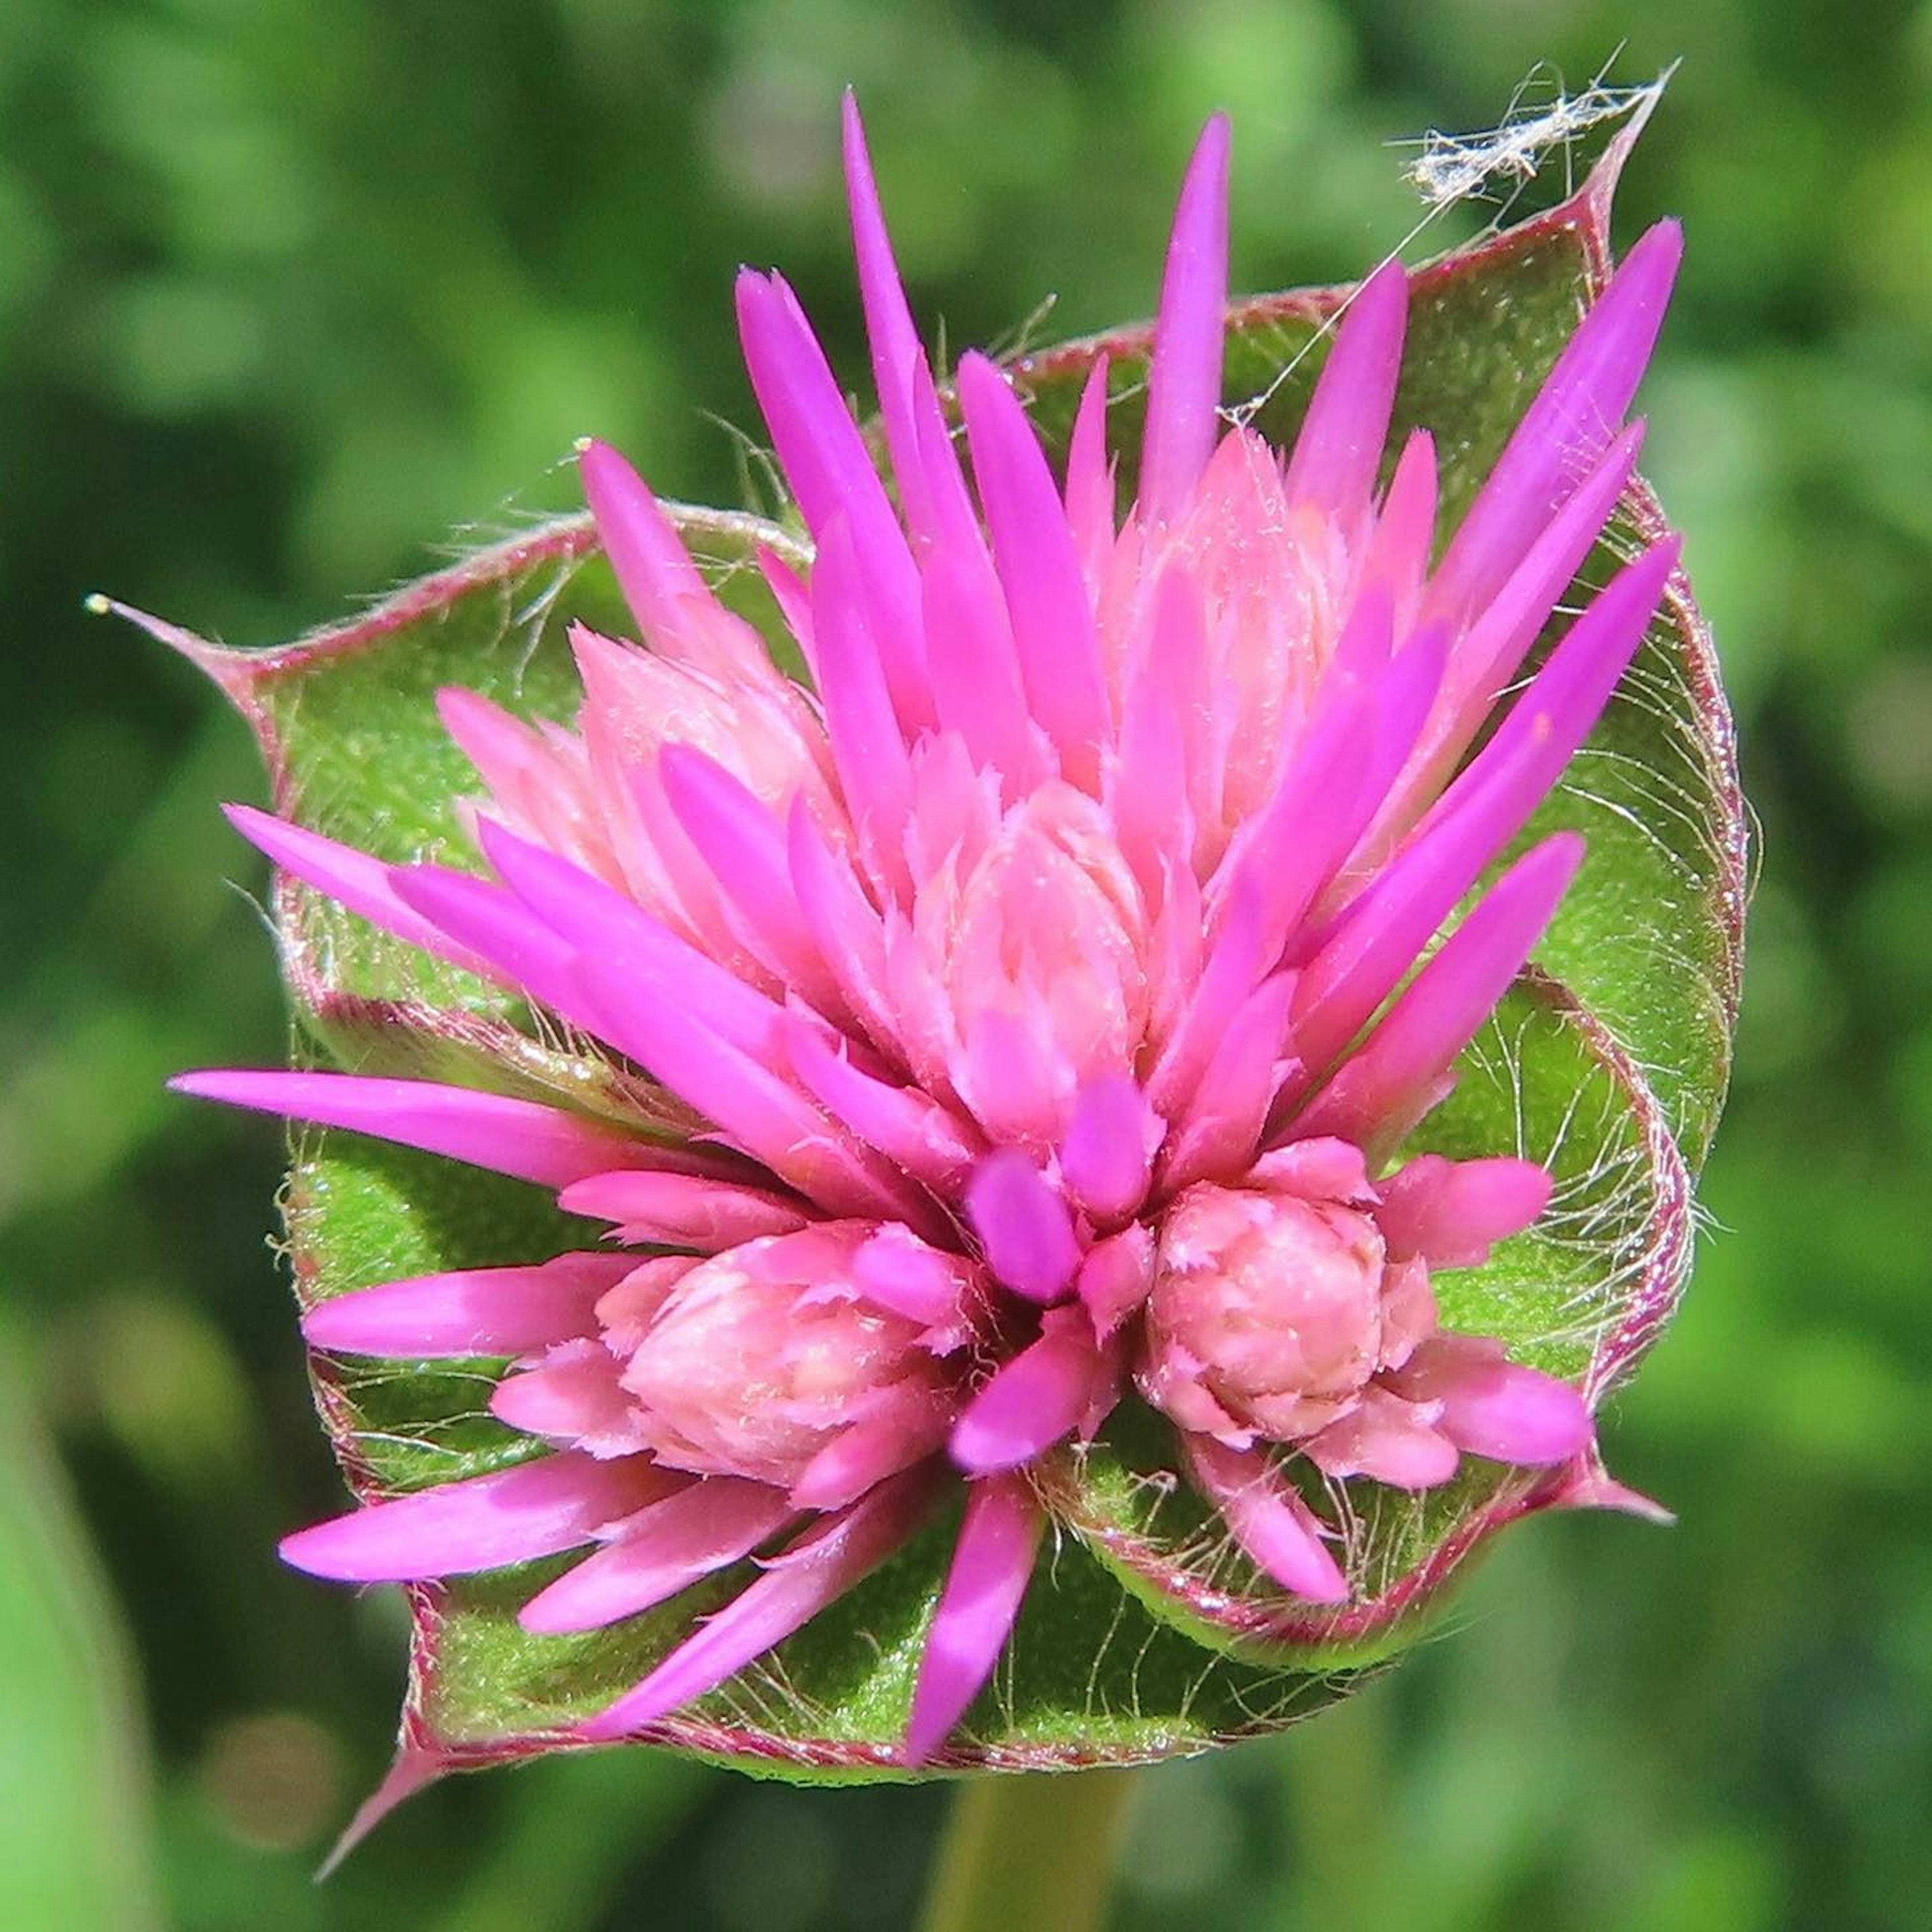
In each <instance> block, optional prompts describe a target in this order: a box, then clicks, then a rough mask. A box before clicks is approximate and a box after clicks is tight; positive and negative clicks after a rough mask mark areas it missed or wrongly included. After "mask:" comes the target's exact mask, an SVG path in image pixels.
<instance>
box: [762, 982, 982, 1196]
mask: <svg viewBox="0 0 1932 1932" xmlns="http://www.w3.org/2000/svg"><path fill="white" fill-rule="evenodd" d="M785 1054H786V1058H787V1060H788V1061H790V1066H791V1069H792V1071H793V1073H796V1075H797V1076H798V1078H799V1081H800V1082H801V1083H802V1085H804V1087H805V1089H806V1091H808V1093H810V1094H811V1095H812V1097H814V1099H815V1100H817V1101H818V1103H820V1106H823V1107H825V1108H826V1109H828V1110H829V1112H832V1114H834V1115H836V1116H837V1117H838V1118H839V1119H840V1120H841V1121H843V1122H844V1124H845V1125H846V1126H847V1127H850V1129H851V1130H852V1131H853V1133H855V1134H856V1135H857V1136H859V1138H860V1139H862V1140H864V1141H868V1142H870V1143H871V1145H873V1146H874V1147H875V1148H877V1149H878V1150H879V1151H880V1153H881V1154H883V1155H885V1156H886V1158H887V1159H888V1160H890V1161H892V1163H895V1165H896V1166H899V1167H901V1168H903V1169H904V1170H905V1171H906V1172H907V1174H909V1175H911V1176H912V1177H913V1178H914V1179H915V1180H916V1181H920V1182H921V1183H922V1184H924V1185H925V1186H926V1187H930V1188H932V1189H935V1190H940V1191H947V1190H951V1189H953V1187H956V1185H957V1184H959V1182H960V1181H962V1180H963V1179H964V1178H965V1175H966V1172H967V1170H968V1169H969V1168H971V1166H972V1165H973V1163H974V1161H975V1160H977V1158H978V1157H980V1154H982V1153H983V1152H984V1151H985V1146H984V1143H983V1141H982V1140H981V1139H980V1135H979V1133H978V1132H977V1130H974V1129H972V1128H971V1127H968V1125H967V1124H966V1123H965V1122H963V1121H961V1120H960V1119H959V1118H958V1117H957V1116H956V1115H954V1114H953V1112H951V1110H950V1109H947V1108H946V1107H943V1106H941V1105H940V1104H939V1103H938V1102H937V1101H935V1100H933V1099H932V1097H931V1096H930V1095H929V1094H927V1093H926V1092H925V1091H924V1090H923V1089H922V1088H918V1087H901V1086H895V1085H892V1084H890V1083H889V1082H886V1081H883V1080H877V1079H874V1078H873V1077H872V1076H871V1075H870V1074H868V1073H864V1072H862V1070H860V1069H859V1067H856V1066H855V1065H854V1064H853V1061H852V1058H851V1055H850V1051H849V1049H848V1045H847V1043H846V1042H845V1041H844V1040H842V1039H841V1037H838V1036H837V1035H835V1034H828V1030H826V1029H825V1028H820V1027H818V1026H815V1025H811V1024H810V1023H809V1022H805V1021H803V1020H799V1021H797V1022H795V1023H794V1024H793V1025H790V1026H789V1027H788V1028H787V1029H786V1032H785Z"/></svg>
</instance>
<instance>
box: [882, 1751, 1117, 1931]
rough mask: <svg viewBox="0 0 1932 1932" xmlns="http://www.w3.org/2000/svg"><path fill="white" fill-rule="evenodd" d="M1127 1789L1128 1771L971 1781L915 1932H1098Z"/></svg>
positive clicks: (958, 1799)
mask: <svg viewBox="0 0 1932 1932" xmlns="http://www.w3.org/2000/svg"><path fill="white" fill-rule="evenodd" d="M1133 1788H1134V1781H1133V1778H1132V1777H1131V1776H1130V1774H1128V1773H1127V1772H1124V1771H1083V1772H1059V1773H1056V1774H1053V1775H1047V1774H1044V1773H1042V1774H1037V1775H1023V1774H1019V1773H1015V1772H999V1773H995V1774H994V1775H991V1776H989V1777H983V1778H970V1779H968V1780H967V1781H965V1783H963V1784H961V1785H960V1786H959V1789H958V1790H957V1791H956V1793H954V1796H953V1811H952V1814H951V1816H950V1817H949V1818H948V1820H947V1826H946V1835H945V1838H944V1840H943V1841H941V1845H940V1848H939V1857H938V1862H937V1864H935V1867H934V1870H933V1874H932V1888H931V1889H930V1891H929V1892H928V1893H927V1894H926V1911H925V1913H924V1915H922V1917H921V1918H920V1920H919V1932H1100V1928H1101V1927H1102V1926H1103V1924H1104V1923H1105V1922H1106V1907H1107V1886H1108V1881H1109V1878H1110V1877H1111V1876H1112V1872H1113V1868H1114V1853H1115V1849H1116V1847H1117V1846H1118V1844H1119V1843H1120V1838H1121V1825H1122V1823H1123V1821H1124V1819H1125V1817H1126V1815H1127V1799H1128V1797H1129V1796H1130V1793H1132V1792H1133Z"/></svg>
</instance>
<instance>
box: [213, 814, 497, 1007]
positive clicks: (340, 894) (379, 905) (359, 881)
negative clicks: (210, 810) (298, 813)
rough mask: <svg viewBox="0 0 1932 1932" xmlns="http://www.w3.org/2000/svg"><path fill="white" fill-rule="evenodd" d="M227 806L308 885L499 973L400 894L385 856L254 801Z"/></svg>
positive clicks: (240, 828)
mask: <svg viewBox="0 0 1932 1932" xmlns="http://www.w3.org/2000/svg"><path fill="white" fill-rule="evenodd" d="M222 810H223V811H224V812H225V813H226V814H227V817H228V822H229V824H231V825H232V826H234V828H235V829H236V831H237V832H240V833H241V835H242V837H243V838H245V839H247V840H248V842H249V844H251V845H253V846H254V847H256V848H257V850H259V851H262V852H265V853H267V854H268V856H269V858H271V859H273V860H274V861H275V864H276V865H278V866H279V867H280V868H281V869H282V870H283V871H285V872H287V873H290V874H293V876H294V877H296V878H298V879H300V880H302V883H304V884H305V885H306V886H312V887H314V889H315V890H316V891H317V892H324V893H326V894H327V895H329V898H332V899H335V900H336V901H338V903H339V904H343V905H345V906H347V907H348V908H349V910H350V911H351V912H355V913H361V914H362V916H363V917H364V918H365V919H371V920H373V921H374V922H375V923H376V924H377V925H378V926H381V927H382V928H383V929H384V930H385V931H386V932H393V933H394V934H395V935H396V936H397V938H399V939H404V940H407V941H408V942H409V944H410V945H412V946H419V947H422V950H424V951H425V953H436V954H438V955H440V956H441V957H442V958H443V959H448V960H449V961H450V962H451V963H452V965H458V966H461V967H463V968H465V969H466V970H467V971H470V972H472V973H480V974H483V975H484V977H486V978H487V977H494V975H493V973H492V971H491V968H490V965H489V964H488V963H487V962H485V961H484V960H483V959H480V958H478V956H476V955H475V954H474V953H470V952H468V951H467V950H464V949H463V948H462V947H457V946H454V945H452V944H451V943H450V942H449V940H448V939H447V938H446V937H445V936H444V935H443V933H442V932H440V931H439V930H438V929H437V927H436V926H434V924H432V923H431V922H430V921H429V920H428V919H425V918H423V917H422V916H421V915H420V914H419V913H416V912H414V911H413V910H411V909H410V907H408V906H407V905H405V904H404V903H403V902H402V901H401V900H400V899H399V898H398V897H397V896H396V892H395V886H393V884H392V883H391V877H390V868H389V867H388V866H387V865H385V864H383V862H382V861H381V860H380V859H372V858H371V857H370V856H368V853H365V852H359V851H357V850H356V849H355V847H353V846H350V845H341V844H338V843H337V842H336V841H335V840H334V839H333V838H324V837H323V835H321V834H320V832H311V831H309V830H308V829H306V828H305V827H304V826H299V825H296V824H294V823H291V822H290V820H287V819H286V818H277V817H275V816H274V814H272V813H270V812H266V811H257V810H256V809H255V808H254V806H252V805H223V807H222Z"/></svg>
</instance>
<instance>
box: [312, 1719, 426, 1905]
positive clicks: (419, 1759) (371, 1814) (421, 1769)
mask: <svg viewBox="0 0 1932 1932" xmlns="http://www.w3.org/2000/svg"><path fill="white" fill-rule="evenodd" d="M445 1768H446V1767H445V1766H444V1763H443V1759H442V1758H441V1757H440V1756H439V1755H438V1754H437V1752H435V1751H433V1750H428V1749H425V1748H424V1747H423V1746H422V1745H417V1744H413V1743H410V1742H407V1740H406V1741H405V1742H404V1744H403V1745H402V1746H401V1748H400V1749H399V1750H398V1752H397V1754H396V1761H395V1763H394V1764H392V1766H390V1767H389V1774H388V1775H387V1776H386V1778H384V1779H383V1781H382V1783H381V1784H379V1785H377V1787H376V1788H375V1790H374V1791H372V1792H371V1793H370V1794H369V1796H368V1797H367V1798H365V1799H363V1801H362V1803H361V1804H360V1805H358V1806H357V1807H356V1815H355V1817H353V1818H351V1819H350V1821H349V1823H347V1825H346V1826H344V1827H343V1831H342V1835H341V1838H338V1839H337V1840H336V1841H335V1844H334V1846H332V1848H331V1849H330V1851H329V1855H328V1857H327V1858H324V1859H323V1861H322V1863H321V1864H320V1866H319V1867H317V1870H316V1874H315V1882H316V1883H317V1885H320V1884H321V1883H322V1882H323V1880H324V1879H328V1878H330V1877H332V1876H334V1875H335V1871H336V1870H337V1868H338V1867H339V1866H340V1865H341V1863H342V1861H343V1860H344V1858H347V1857H348V1855H349V1854H350V1852H353V1850H355V1849H356V1846H358V1845H359V1844H360V1843H362V1841H363V1840H364V1839H365V1838H367V1837H368V1835H369V1834H370V1833H371V1832H373V1831H374V1829H376V1827H377V1826H378V1825H380V1823H382V1822H383V1820H384V1819H385V1818H386V1817H388V1816H389V1814H390V1813H391V1812H392V1811H395V1808H396V1807H397V1806H398V1805H401V1804H403V1803H404V1802H407V1800H408V1799H412V1798H413V1797H414V1796H416V1793H418V1792H419V1791H422V1790H426V1789H427V1788H428V1787H429V1786H431V1785H432V1784H434V1783H435V1782H436V1781H437V1779H438V1778H440V1777H441V1776H442V1775H443V1772H444V1769H445Z"/></svg>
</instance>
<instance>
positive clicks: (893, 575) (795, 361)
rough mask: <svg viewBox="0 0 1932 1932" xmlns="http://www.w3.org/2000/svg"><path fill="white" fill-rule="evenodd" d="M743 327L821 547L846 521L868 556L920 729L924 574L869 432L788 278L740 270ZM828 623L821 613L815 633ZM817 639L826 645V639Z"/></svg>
mask: <svg viewBox="0 0 1932 1932" xmlns="http://www.w3.org/2000/svg"><path fill="white" fill-rule="evenodd" d="M738 325H739V334H740V335H741V337H742V340H743V343H744V347H745V368H746V369H747V370H748V371H749V372H750V374H751V387H752V389H753V391H754V393H755V394H756V395H757V398H758V407H759V408H760V410H762V411H763V413H764V418H765V422H766V425H767V426H768V427H769V429H770V431H771V432H772V443H773V444H774V445H775V446H776V448H777V450H778V460H779V461H780V462H781V463H782V464H783V465H784V472H785V477H786V480H787V481H788V482H789V483H790V484H791V487H792V489H793V493H795V494H796V496H797V498H798V503H799V508H800V509H801V510H802V511H804V513H805V522H806V523H808V525H809V526H810V527H811V533H812V535H814V537H815V538H817V540H818V542H819V544H820V545H821V547H822V546H823V544H824V542H825V540H826V536H827V535H828V534H829V531H830V529H831V528H832V525H833V524H834V523H843V524H844V525H845V526H847V528H848V529H850V531H851V532H852V536H853V541H854V544H855V545H856V546H857V547H859V549H860V550H861V551H862V554H863V556H864V557H865V593H866V595H867V598H868V602H869V604H870V605H871V608H870V609H869V610H868V621H870V622H871V623H872V624H874V625H875V627H876V629H877V663H878V664H879V666H880V670H881V671H882V673H883V676H884V678H885V681H886V685H887V686H888V688H889V690H890V692H891V695H892V707H893V709H894V710H895V712H896V713H897V715H898V721H899V722H900V724H901V725H902V726H903V727H904V728H905V730H907V731H908V732H911V731H916V730H920V729H922V728H923V727H925V726H926V725H929V724H931V723H932V693H931V691H930V688H929V685H928V684H927V681H926V667H925V653H924V650H923V649H922V639H921V636H920V633H919V621H918V619H919V573H918V571H917V570H916V568H914V566H913V560H912V555H911V553H910V550H908V549H907V547H906V540H905V535H904V532H903V531H902V530H901V528H900V526H899V520H898V517H897V516H895V514H893V511H892V500H891V499H890V498H889V496H887V495H886V490H885V486H884V484H882V483H881V482H880V480H879V475H878V472H877V469H876V468H875V467H874V464H873V462H872V458H871V453H870V452H869V451H868V450H867V449H866V447H865V438H864V437H862V435H861V434H859V426H858V425H857V424H856V423H855V422H853V419H852V413H851V411H850V410H849V409H848V408H847V407H846V404H845V398H844V396H843V395H841V393H840V392H839V389H838V383H837V381H836V380H835V379H834V377H833V376H832V371H831V370H830V368H829V367H828V366H827V365H826V360H825V354H824V351H823V350H821V349H820V347H819V346H818V341H817V338H816V337H815V336H814V335H813V334H812V332H811V324H810V323H808V321H807V320H805V312H804V311H803V310H802V309H801V308H799V304H798V298H797V297H796V296H795V295H794V294H793V293H792V290H791V289H790V286H789V285H788V284H787V283H786V282H785V281H784V278H782V277H781V276H778V275H772V276H769V277H766V276H763V275H756V274H754V273H753V272H751V270H750V269H745V270H744V271H742V272H741V273H740V274H739V278H738ZM821 621H822V620H821V619H820V618H819V616H818V615H817V613H816V611H814V634H816V633H817V626H818V625H819V624H820V622H821ZM819 642H820V649H821V651H822V649H823V638H822V637H820V639H819ZM821 661H822V660H821Z"/></svg>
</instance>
